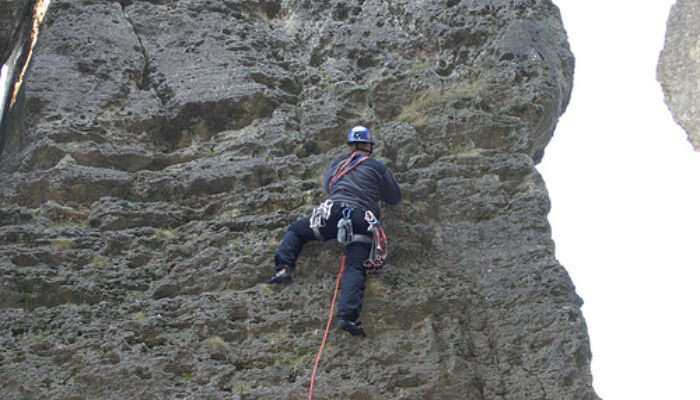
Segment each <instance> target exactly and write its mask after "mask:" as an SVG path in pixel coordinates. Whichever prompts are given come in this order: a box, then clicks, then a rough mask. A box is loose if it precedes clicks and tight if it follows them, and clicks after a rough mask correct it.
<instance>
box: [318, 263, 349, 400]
mask: <svg viewBox="0 0 700 400" xmlns="http://www.w3.org/2000/svg"><path fill="white" fill-rule="evenodd" d="M343 272H345V256H343V260H342V262H341V263H340V272H338V277H337V278H336V280H335V291H334V292H333V300H331V312H330V313H329V314H328V322H327V323H326V332H325V333H324V334H323V341H321V348H319V349H318V355H317V356H316V364H315V365H314V371H313V372H312V373H311V386H310V387H309V400H312V399H313V394H314V380H316V371H317V370H318V363H319V362H320V361H321V354H323V348H324V347H326V339H328V330H329V329H330V328H331V321H333V309H334V308H335V299H336V297H337V296H338V288H339V287H340V280H341V279H343Z"/></svg>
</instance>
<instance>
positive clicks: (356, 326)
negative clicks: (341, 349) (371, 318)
mask: <svg viewBox="0 0 700 400" xmlns="http://www.w3.org/2000/svg"><path fill="white" fill-rule="evenodd" d="M338 328H340V329H342V330H344V331H347V332H350V334H351V335H353V336H362V337H365V336H367V335H365V331H364V330H363V329H362V328H360V323H359V322H352V321H348V320H346V319H341V320H339V321H338Z"/></svg>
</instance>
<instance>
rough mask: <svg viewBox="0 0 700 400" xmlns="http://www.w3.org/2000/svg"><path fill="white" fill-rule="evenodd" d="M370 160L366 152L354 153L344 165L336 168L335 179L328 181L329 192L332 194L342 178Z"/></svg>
mask: <svg viewBox="0 0 700 400" xmlns="http://www.w3.org/2000/svg"><path fill="white" fill-rule="evenodd" d="M368 159H369V155H367V152H366V151H359V150H358V151H355V152H353V153H352V154H351V155H350V157H349V158H348V159H347V160H345V162H344V163H342V164H341V165H340V166H339V167H338V168H336V170H335V173H334V174H333V177H331V179H330V180H329V181H328V192H329V193H330V192H331V191H332V190H333V186H335V184H336V182H338V180H339V179H340V178H342V177H343V176H344V175H345V174H347V173H348V172H350V171H352V170H353V169H354V168H355V167H357V166H358V165H360V164H362V163H363V162H365V161H367V160H368Z"/></svg>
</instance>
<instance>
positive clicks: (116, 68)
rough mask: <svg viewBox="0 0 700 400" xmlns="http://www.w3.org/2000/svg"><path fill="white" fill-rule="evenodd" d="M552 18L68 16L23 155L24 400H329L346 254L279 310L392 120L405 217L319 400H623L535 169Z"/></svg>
mask: <svg viewBox="0 0 700 400" xmlns="http://www.w3.org/2000/svg"><path fill="white" fill-rule="evenodd" d="M573 66H574V59H573V56H572V54H571V53H570V51H569V48H568V44H567V39H566V34H565V32H564V30H563V27H562V25H561V18H560V15H559V11H558V9H557V8H556V7H555V6H554V5H553V4H552V3H551V2H550V1H549V0H516V1H492V0H489V1H487V0H472V1H465V0H462V1H459V0H448V1H437V0H436V1H427V2H414V1H396V0H395V1H391V2H386V1H379V0H364V1H362V0H360V1H351V2H345V1H339V0H326V1H292V0H288V1H275V0H266V1H257V0H256V1H253V0H239V1H205V0H180V1H172V2H150V1H121V2H116V1H108V0H89V1H88V0H70V1H68V0H53V1H52V3H51V8H50V10H49V12H48V15H47V19H46V20H45V26H44V28H43V30H42V35H41V37H40V40H39V43H38V45H37V48H36V54H35V56H34V59H33V62H32V67H31V69H30V71H29V73H28V75H27V77H26V82H25V85H24V88H23V92H22V94H21V96H20V99H19V103H18V105H17V106H16V107H15V108H14V109H13V111H12V113H11V114H10V118H11V119H12V124H11V129H10V130H8V132H7V135H8V137H7V141H6V147H5V150H4V152H3V153H2V155H0V182H1V183H0V282H2V283H1V285H2V288H1V290H0V381H2V382H3V385H2V387H0V397H2V398H3V399H49V398H50V399H76V398H89V399H127V398H134V399H135V398H138V399H161V398H193V399H194V398H196V399H224V398H225V399H231V398H234V399H271V398H274V399H306V398H307V397H308V387H309V380H310V376H311V370H312V368H313V361H314V359H315V356H316V353H317V351H318V346H319V345H320V341H321V336H322V333H323V332H322V330H323V327H324V326H325V320H326V316H327V315H328V308H329V301H330V296H331V295H332V290H333V288H334V285H335V274H336V272H337V269H338V267H339V262H340V254H341V248H340V247H339V246H338V245H335V244H331V243H327V244H325V245H321V244H311V245H309V246H308V247H307V248H306V249H305V250H304V253H303V254H302V257H301V259H300V260H299V266H298V268H297V274H296V275H295V280H294V282H293V283H292V284H290V285H287V286H283V287H268V286H266V285H264V284H262V283H261V282H263V281H264V280H265V279H266V278H267V277H269V275H270V274H271V273H272V270H273V266H272V254H273V252H274V250H275V248H276V246H277V245H278V244H279V241H280V240H281V238H282V236H283V235H284V232H285V230H286V227H287V225H288V224H289V223H290V222H292V221H294V220H296V219H297V218H300V217H302V216H305V215H308V213H309V212H310V210H311V208H312V207H313V206H314V205H315V204H318V203H319V202H320V201H321V200H323V199H324V192H323V190H322V188H321V185H320V180H321V173H322V171H323V170H324V168H325V166H326V165H327V164H328V163H329V162H330V161H331V160H332V159H334V158H335V157H337V156H338V155H340V154H342V153H343V152H344V151H345V150H344V149H343V142H344V139H345V132H346V131H347V130H348V129H349V128H350V127H352V126H354V125H356V124H360V123H363V124H367V125H369V126H370V127H371V128H372V129H373V130H374V132H375V133H376V136H377V138H378V141H379V144H378V146H377V148H376V151H375V156H376V157H378V158H380V159H381V160H382V161H384V162H385V163H387V164H388V165H389V166H390V167H391V168H392V169H393V170H394V171H395V173H396V176H397V178H398V180H399V182H400V183H401V185H402V187H403V190H404V194H405V199H404V201H403V202H402V203H401V205H400V206H398V207H390V208H389V207H388V208H385V210H384V211H385V212H384V221H383V222H384V225H385V228H386V230H387V233H388V235H389V238H390V252H391V254H390V258H389V261H388V265H387V267H386V268H385V269H384V272H382V273H381V274H378V275H373V276H372V277H370V279H369V281H368V287H367V291H366V296H365V306H364V310H363V315H362V320H363V323H364V326H366V330H367V332H368V334H369V338H367V339H366V340H361V339H358V338H353V337H349V336H347V335H346V334H344V333H342V332H338V331H335V330H334V331H333V332H332V333H331V335H330V338H329V341H328V344H327V347H326V350H325V353H324V355H323V359H322V362H321V367H320V370H319V374H318V376H317V381H316V385H315V389H314V393H315V395H316V397H315V398H343V399H387V398H391V399H464V398H465V396H466V398H469V399H470V400H472V399H473V400H485V399H510V400H520V399H523V400H524V399H551V400H554V399H557V400H559V399H576V400H594V399H598V397H597V396H596V394H595V392H594V390H593V388H592V377H591V373H590V359H591V353H590V346H589V340H588V335H587V330H586V324H585V321H584V318H583V316H582V314H581V308H580V307H581V304H582V301H581V299H580V298H579V297H578V296H577V295H576V293H575V288H574V285H573V284H572V282H571V280H570V278H569V276H568V274H567V272H566V270H565V269H564V268H563V267H562V266H561V265H560V264H559V263H558V262H557V260H556V259H555V257H554V244H553V242H552V239H551V232H550V228H549V224H548V222H547V213H548V211H549V199H548V195H547V191H546V188H545V185H544V182H543V181H542V179H541V177H540V175H539V174H538V172H537V170H536V169H535V164H536V163H537V162H538V161H539V159H540V158H541V156H542V153H543V151H544V148H545V146H546V144H547V142H548V141H549V139H550V137H551V135H552V133H553V131H554V128H555V126H556V123H557V120H558V118H559V116H560V114H561V113H562V112H564V110H565V108H566V106H567V103H568V100H569V95H570V93H571V85H572V77H573Z"/></svg>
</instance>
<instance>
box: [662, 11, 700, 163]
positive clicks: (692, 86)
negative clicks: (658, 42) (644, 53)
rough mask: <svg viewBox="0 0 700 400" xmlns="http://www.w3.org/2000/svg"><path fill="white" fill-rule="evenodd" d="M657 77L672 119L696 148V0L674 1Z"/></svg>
mask: <svg viewBox="0 0 700 400" xmlns="http://www.w3.org/2000/svg"><path fill="white" fill-rule="evenodd" d="M657 80H658V81H659V82H660V83H661V87H662V88H663V92H664V99H665V101H666V105H667V106H668V108H669V109H670V110H671V114H672V115H673V119H674V120H675V121H676V123H678V125H680V126H681V127H682V128H683V129H684V130H685V131H686V133H687V134H688V140H690V142H691V143H692V144H693V147H694V148H695V150H696V151H700V102H699V100H698V99H700V1H699V0H677V1H676V3H675V4H674V5H673V7H672V8H671V13H670V15H669V17H668V22H667V26H666V41H665V44H664V49H663V51H662V52H661V56H660V57H659V64H658V68H657Z"/></svg>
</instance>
